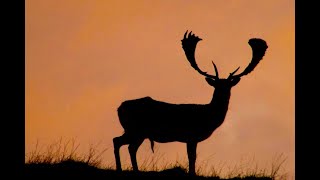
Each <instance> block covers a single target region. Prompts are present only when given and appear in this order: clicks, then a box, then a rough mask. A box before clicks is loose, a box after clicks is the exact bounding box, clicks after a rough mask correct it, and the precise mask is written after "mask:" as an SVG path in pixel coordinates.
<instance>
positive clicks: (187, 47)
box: [181, 31, 218, 79]
mask: <svg viewBox="0 0 320 180" xmlns="http://www.w3.org/2000/svg"><path fill="white" fill-rule="evenodd" d="M201 40H202V39H201V38H199V37H198V36H195V35H194V34H192V31H190V32H189V34H188V31H186V32H185V34H184V36H183V39H182V40H181V42H182V48H183V50H184V52H185V54H186V57H187V60H188V61H189V63H190V64H191V66H192V67H193V68H194V69H195V70H196V71H198V72H199V73H200V74H201V75H204V76H206V77H209V78H214V79H216V78H217V76H213V75H210V74H207V73H206V72H203V71H202V70H201V69H200V68H199V67H198V65H197V63H196V59H195V50H196V46H197V43H198V42H199V41H201ZM214 66H215V65H214ZM215 69H216V67H215ZM217 72H218V71H217V70H216V73H217ZM217 74H218V73H217Z"/></svg>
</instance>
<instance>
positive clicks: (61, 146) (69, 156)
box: [25, 138, 287, 180]
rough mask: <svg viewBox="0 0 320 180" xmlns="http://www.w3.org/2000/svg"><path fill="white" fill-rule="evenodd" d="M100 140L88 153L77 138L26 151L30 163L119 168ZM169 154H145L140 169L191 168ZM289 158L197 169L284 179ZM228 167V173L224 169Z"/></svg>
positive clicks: (201, 172) (204, 163) (216, 174)
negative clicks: (108, 159) (170, 159)
mask: <svg viewBox="0 0 320 180" xmlns="http://www.w3.org/2000/svg"><path fill="white" fill-rule="evenodd" d="M99 145H100V144H99V143H98V144H96V145H93V144H91V145H90V146H89V149H88V151H87V153H86V154H80V153H79V152H78V148H79V146H80V144H79V143H77V142H76V140H75V139H71V140H68V141H65V142H64V141H63V140H62V138H60V139H59V140H58V141H56V142H54V143H52V144H50V145H48V146H47V147H44V148H43V147H40V144H39V142H38V141H37V143H36V146H35V149H34V150H33V151H32V152H30V153H28V154H26V160H25V163H26V165H35V164H36V165H55V164H61V163H65V162H74V163H81V164H84V165H87V166H90V167H95V168H99V169H102V170H115V165H114V164H113V163H110V164H108V165H103V164H102V160H103V158H102V155H103V154H104V153H105V152H106V151H107V150H108V148H104V149H102V150H98V149H99V148H98V146H99ZM155 154H159V153H158V149H157V148H155ZM164 156H165V154H159V155H157V156H154V155H152V154H149V155H147V156H145V157H144V159H143V161H142V162H141V163H139V169H140V171H143V172H147V171H156V172H160V171H166V170H172V169H176V170H179V172H182V173H187V172H188V160H187V158H184V159H179V160H178V159H177V160H176V161H175V162H172V163H166V162H163V159H164ZM285 161H286V157H285V156H284V154H278V155H276V156H275V157H274V158H273V159H272V163H271V165H270V168H269V169H267V168H260V167H259V166H258V163H257V161H256V160H255V159H254V158H252V159H249V160H246V161H240V162H238V163H237V164H235V165H234V166H226V163H225V162H224V163H218V164H215V165H214V166H211V167H210V168H208V167H209V165H208V164H209V160H204V161H202V162H198V163H197V165H196V168H197V169H196V173H197V175H198V176H202V177H219V178H226V179H245V178H268V179H274V180H284V179H286V178H287V174H286V173H284V172H283V171H284V169H283V164H284V163H285ZM124 170H126V171H130V170H131V165H129V164H128V165H126V166H125V167H124ZM223 171H225V173H223Z"/></svg>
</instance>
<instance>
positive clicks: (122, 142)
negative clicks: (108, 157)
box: [113, 134, 130, 171]
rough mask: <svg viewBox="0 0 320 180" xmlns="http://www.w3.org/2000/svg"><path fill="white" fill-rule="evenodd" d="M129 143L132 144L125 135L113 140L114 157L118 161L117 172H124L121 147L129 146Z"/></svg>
mask: <svg viewBox="0 0 320 180" xmlns="http://www.w3.org/2000/svg"><path fill="white" fill-rule="evenodd" d="M129 142H130V141H129V138H128V137H127V136H126V135H125V134H123V135H122V136H119V137H115V138H113V148H114V157H115V159H116V168H117V171H122V168H121V161H120V154H119V150H120V147H121V146H123V145H126V144H129Z"/></svg>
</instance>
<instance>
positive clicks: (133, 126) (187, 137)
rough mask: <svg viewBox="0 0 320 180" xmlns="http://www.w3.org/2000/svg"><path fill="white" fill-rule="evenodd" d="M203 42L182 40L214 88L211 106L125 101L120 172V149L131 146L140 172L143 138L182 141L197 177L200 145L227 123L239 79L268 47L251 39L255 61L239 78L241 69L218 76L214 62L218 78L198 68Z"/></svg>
mask: <svg viewBox="0 0 320 180" xmlns="http://www.w3.org/2000/svg"><path fill="white" fill-rule="evenodd" d="M200 40H202V39H200V38H199V37H197V36H195V35H194V34H192V32H190V33H189V34H188V31H187V32H186V33H185V34H184V38H183V39H182V48H183V50H184V52H185V55H186V57H187V59H188V61H189V63H190V64H191V66H192V67H193V68H194V69H195V70H196V71H197V72H198V73H199V74H201V75H203V76H204V77H205V80H206V81H207V83H208V84H209V85H210V86H212V87H214V89H215V90H214V93H213V96H212V100H211V102H210V103H209V104H170V103H166V102H161V101H157V100H154V99H152V98H151V97H144V98H140V99H135V100H128V101H125V102H123V103H122V104H121V105H120V107H119V108H118V116H119V120H120V123H121V125H122V127H123V128H124V134H123V135H122V136H119V137H115V138H114V139H113V144H114V155H115V160H116V167H117V170H119V171H121V162H120V155H119V149H120V147H121V146H122V145H126V144H129V147H128V148H129V153H130V158H131V163H132V167H133V170H134V171H138V164H137V160H136V153H137V150H138V148H139V146H140V145H141V144H142V142H143V141H144V139H149V140H150V141H151V148H152V150H153V145H154V141H156V142H159V143H167V142H174V141H178V142H183V143H186V145H187V153H188V159H189V173H190V174H191V175H195V162H196V149H197V144H198V143H199V142H201V141H203V140H205V139H207V138H208V137H210V136H211V134H212V133H213V132H214V130H216V129H217V128H218V127H219V126H220V125H221V124H222V123H223V121H224V119H225V116H226V113H227V111H228V105H229V99H230V96H231V88H232V87H234V86H235V85H237V84H238V83H239V81H240V78H241V77H242V76H244V75H247V74H249V73H250V72H252V71H253V70H254V68H255V67H256V66H257V64H258V63H259V62H260V60H261V59H262V58H263V56H264V55H265V51H266V49H267V48H268V46H267V44H266V42H265V41H264V40H262V39H256V38H253V39H250V40H249V42H248V43H249V45H250V46H251V48H252V60H251V62H250V64H249V65H248V66H247V67H246V68H245V70H244V71H243V72H242V73H240V74H237V75H236V72H237V71H238V70H239V68H240V67H238V68H237V69H236V70H235V71H233V72H232V73H230V75H229V76H228V78H226V79H222V78H220V77H219V73H218V69H217V67H216V65H215V64H214V63H213V62H212V64H213V66H214V70H215V75H210V74H208V73H206V72H204V71H202V70H200V69H199V67H198V65H197V63H196V60H195V49H196V45H197V43H198V42H199V41H200Z"/></svg>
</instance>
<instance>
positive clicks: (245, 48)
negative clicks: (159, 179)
mask: <svg viewBox="0 0 320 180" xmlns="http://www.w3.org/2000/svg"><path fill="white" fill-rule="evenodd" d="M294 6H295V5H294V1H292V0H263V1H262V0H259V1H256V0H241V1H240V0H229V1H225V0H201V1H191V0H174V1H172V0H136V1H130V0H122V1H119V0H105V1H101V0H90V1H89V0H83V1H79V0H46V1H43V0H29V1H26V32H25V33H26V88H25V90H26V92H25V93H26V119H25V122H26V123H25V124H26V126H25V128H26V129H25V130H26V136H25V138H26V139H25V141H26V153H28V152H30V151H32V150H33V149H34V148H35V143H36V141H37V140H39V142H40V143H46V144H50V143H51V142H53V141H55V140H57V139H59V138H60V137H62V138H63V139H66V140H67V139H70V138H76V139H77V142H79V143H80V149H79V150H80V151H84V152H85V151H87V148H88V146H89V145H90V144H95V143H98V142H100V146H101V148H109V149H108V150H107V151H106V152H105V153H104V156H103V158H104V161H105V162H106V163H107V164H108V163H114V157H113V149H112V148H113V147H112V138H114V137H116V136H120V135H121V134H122V132H123V129H122V127H121V125H120V123H119V121H118V117H117V108H118V106H119V105H120V104H121V102H123V101H125V100H128V99H135V98H140V97H144V96H150V97H152V98H154V99H156V100H161V101H165V102H170V103H177V104H181V103H196V104H205V103H209V102H210V100H211V96H212V92H213V90H214V89H213V88H212V87H211V86H209V85H207V83H206V81H205V79H204V77H203V76H201V75H199V74H198V73H197V72H196V71H195V70H194V69H192V68H191V66H190V64H189V62H188V61H187V59H186V57H185V54H184V52H183V49H182V47H181V39H182V38H183V34H184V33H185V31H186V30H192V31H193V32H194V33H195V34H196V35H197V36H199V37H200V38H202V39H203V41H200V42H199V43H198V46H197V50H196V59H197V63H198V65H199V67H200V68H201V69H202V70H204V71H208V72H209V73H211V74H213V67H212V64H211V61H212V60H213V61H214V62H215V63H216V65H217V67H218V69H219V73H220V74H219V75H220V77H223V78H226V77H227V76H228V74H229V73H230V72H232V71H233V70H235V69H236V68H237V67H238V66H240V70H239V72H240V71H242V70H243V69H244V68H245V67H246V66H247V65H248V63H249V62H250V60H251V56H252V53H251V48H250V46H249V44H248V40H249V39H250V38H253V37H256V38H262V39H264V40H265V41H266V42H267V44H268V46H269V48H268V49H267V52H266V55H265V57H264V59H263V60H262V61H261V62H260V63H259V65H258V66H257V68H256V69H255V70H254V71H253V72H252V73H250V74H249V75H247V76H244V77H243V78H242V79H241V81H240V83H239V84H238V85H237V86H235V87H234V88H233V89H232V92H231V93H232V95H231V99H230V104H229V111H228V113H227V116H226V119H225V122H224V123H223V124H222V125H221V126H220V127H219V128H218V129H217V130H216V131H215V132H214V133H213V134H212V136H211V137H210V138H208V139H207V140H205V141H203V142H201V143H199V145H198V149H197V154H198V159H197V165H199V164H201V162H203V161H204V160H209V162H208V163H209V164H213V165H214V164H215V163H218V162H220V161H221V162H226V164H230V165H231V164H232V163H236V162H240V161H241V159H243V158H244V157H252V156H254V157H255V160H256V161H258V162H260V163H261V165H262V166H264V165H266V166H269V164H270V163H271V162H272V158H273V157H274V156H275V154H279V153H283V154H284V155H285V156H286V157H287V161H286V163H285V168H286V170H287V171H288V172H289V173H291V174H293V173H294V155H295V150H294V146H295V142H294V138H295V137H294V122H295V117H294V113H295V109H294V105H295V104H294V103H295V99H294V93H295V92H294V85H295V84H294V83H295V82H294V62H295V59H294V52H295V49H294V43H295V38H294V36H295V32H294V31H295V30H294V26H295V24H294V18H295V15H294ZM155 148H156V149H157V151H156V153H155V154H154V155H152V152H151V149H150V143H149V142H148V141H145V142H144V143H143V145H142V146H141V147H140V149H139V151H138V154H137V157H138V159H143V158H144V154H150V155H151V156H159V155H162V154H164V156H163V158H165V159H166V160H167V162H174V161H176V160H177V159H186V158H187V154H186V148H185V144H182V143H167V144H159V143H156V144H155ZM121 155H122V157H121V159H122V160H123V161H122V162H125V161H126V162H127V163H128V162H129V156H128V151H127V148H126V147H123V148H122V149H121ZM212 157H213V158H212ZM210 158H211V159H210ZM139 162H140V164H141V161H139V160H138V163H139Z"/></svg>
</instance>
